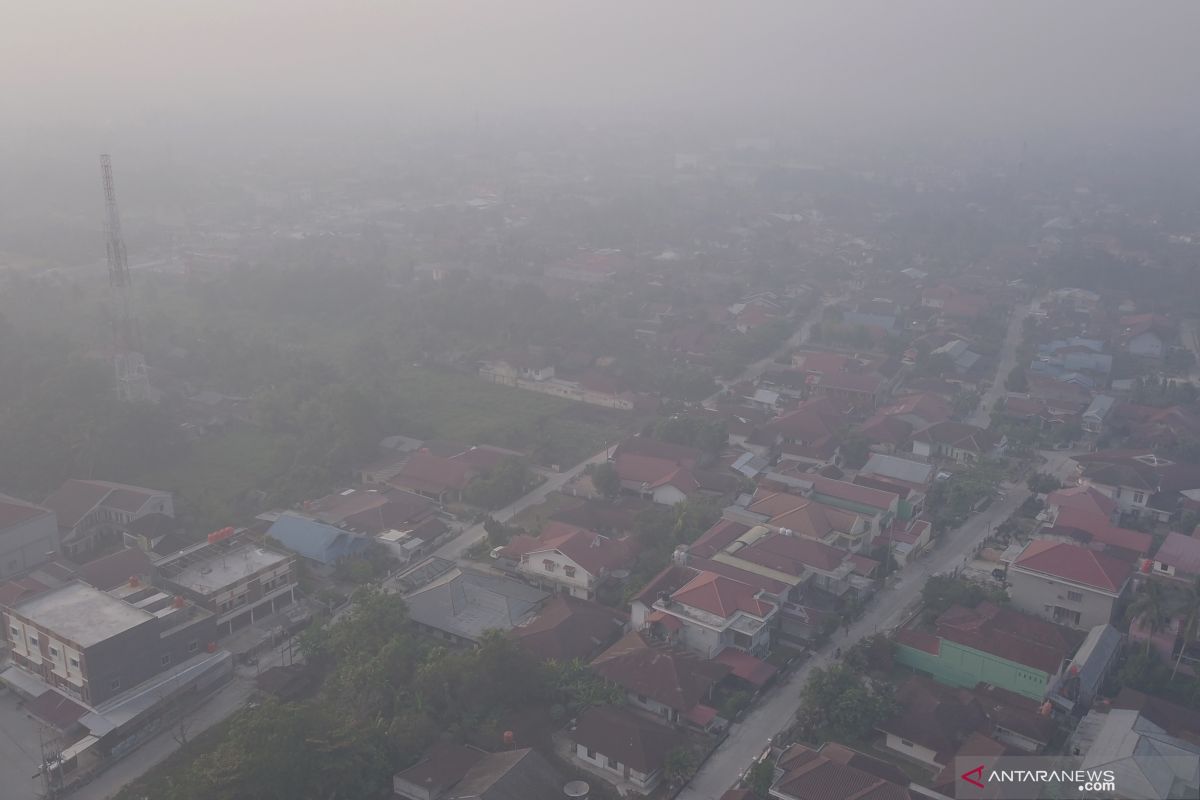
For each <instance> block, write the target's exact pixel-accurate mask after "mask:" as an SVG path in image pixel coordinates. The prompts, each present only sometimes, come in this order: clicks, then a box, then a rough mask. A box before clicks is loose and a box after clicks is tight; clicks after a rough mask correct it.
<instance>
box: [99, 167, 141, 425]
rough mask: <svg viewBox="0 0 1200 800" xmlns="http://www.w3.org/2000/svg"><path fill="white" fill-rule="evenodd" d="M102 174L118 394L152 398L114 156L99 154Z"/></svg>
mask: <svg viewBox="0 0 1200 800" xmlns="http://www.w3.org/2000/svg"><path fill="white" fill-rule="evenodd" d="M100 174H101V177H102V179H103V183H104V210H105V214H104V239H105V249H106V251H107V256H108V286H109V291H110V293H111V295H112V300H113V306H114V308H113V321H112V324H113V366H114V367H115V369H116V375H117V394H118V396H119V397H120V398H121V400H123V401H125V402H144V401H148V400H150V399H151V397H150V381H149V378H148V376H147V374H146V359H145V356H143V355H142V337H141V332H140V331H139V330H138V324H137V318H136V317H135V316H134V313H133V298H132V288H131V285H132V281H131V280H130V274H129V258H128V256H127V255H126V253H125V238H124V236H123V235H122V233H121V214H120V212H119V211H118V209H117V192H116V189H115V188H114V186H113V173H112V159H111V158H110V157H109V156H108V155H107V154H105V155H101V156H100Z"/></svg>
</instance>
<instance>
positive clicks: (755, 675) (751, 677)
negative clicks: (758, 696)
mask: <svg viewBox="0 0 1200 800" xmlns="http://www.w3.org/2000/svg"><path fill="white" fill-rule="evenodd" d="M713 661H715V662H717V663H718V664H724V665H725V666H727V667H729V669H730V670H732V672H733V674H734V675H736V676H737V677H739V678H741V679H742V680H744V681H746V682H747V683H750V684H752V685H754V686H757V687H760V688H761V687H763V686H766V685H767V684H768V683H769V682H770V681H771V679H772V678H774V677H775V676H776V675H777V674H778V673H779V669H778V668H777V667H774V666H772V665H771V664H768V663H767V662H766V661H763V660H762V659H761V658H755V657H754V656H752V655H750V654H749V653H747V652H745V651H743V650H738V649H737V648H736V647H726V648H725V649H724V650H722V651H721V652H720V653H718V654H717V657H716V658H714V659H713Z"/></svg>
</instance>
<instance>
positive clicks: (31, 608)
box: [14, 581, 154, 648]
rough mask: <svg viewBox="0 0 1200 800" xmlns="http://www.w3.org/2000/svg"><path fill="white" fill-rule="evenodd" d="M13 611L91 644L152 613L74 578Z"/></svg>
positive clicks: (71, 639) (83, 645) (69, 638)
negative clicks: (70, 581)
mask: <svg viewBox="0 0 1200 800" xmlns="http://www.w3.org/2000/svg"><path fill="white" fill-rule="evenodd" d="M14 611H16V613H17V614H19V615H20V616H22V617H25V618H26V619H28V620H30V621H32V622H34V623H36V624H37V625H39V626H40V627H42V628H45V629H46V630H47V631H50V632H51V633H53V634H54V635H56V636H60V637H62V638H63V639H65V640H67V641H69V642H72V643H73V644H76V645H78V646H79V647H81V648H86V647H91V646H92V645H94V644H99V643H100V642H103V641H105V640H106V639H111V638H112V637H114V636H116V635H118V634H121V633H124V632H125V631H127V630H130V629H132V628H136V627H137V626H138V625H141V624H142V623H144V622H147V621H149V620H152V619H154V615H153V614H151V613H149V612H148V611H143V610H141V609H140V608H134V607H133V606H131V605H129V604H128V603H126V602H124V601H122V600H118V599H117V598H115V597H113V596H112V595H109V594H106V593H104V592H102V591H100V590H99V589H95V588H93V587H91V586H88V585H87V584H86V583H82V582H80V581H76V582H75V583H68V584H67V585H65V586H60V587H59V588H57V589H54V590H53V591H50V592H47V593H46V594H43V595H39V596H37V597H35V598H33V599H32V600H29V601H28V602H25V603H22V604H21V605H19V606H17V607H16V608H15V609H14Z"/></svg>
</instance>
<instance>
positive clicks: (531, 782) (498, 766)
mask: <svg viewBox="0 0 1200 800" xmlns="http://www.w3.org/2000/svg"><path fill="white" fill-rule="evenodd" d="M565 782H566V781H565V780H564V778H563V776H562V775H560V774H559V772H558V770H556V769H555V768H554V767H553V766H551V765H550V763H549V762H548V761H546V759H545V758H543V757H542V756H541V755H539V754H538V753H537V751H535V750H531V749H530V748H528V747H526V748H524V749H522V750H509V751H507V752H503V753H488V754H487V756H485V757H484V758H483V759H482V760H480V761H478V762H476V764H475V765H474V766H472V767H471V768H470V769H469V770H467V774H466V775H464V776H463V778H462V780H461V781H459V782H458V783H457V784H456V785H455V786H454V788H453V789H451V790H450V791H449V792H448V793H447V794H446V797H445V800H561V799H562V796H563V795H562V787H563V784H564V783H565Z"/></svg>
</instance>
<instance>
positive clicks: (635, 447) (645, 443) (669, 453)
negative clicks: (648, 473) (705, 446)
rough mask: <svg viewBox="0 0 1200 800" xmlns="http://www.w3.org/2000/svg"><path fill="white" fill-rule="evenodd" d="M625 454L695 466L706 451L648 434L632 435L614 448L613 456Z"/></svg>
mask: <svg viewBox="0 0 1200 800" xmlns="http://www.w3.org/2000/svg"><path fill="white" fill-rule="evenodd" d="M623 454H632V455H639V456H647V457H650V458H661V459H665V460H667V461H670V462H672V463H674V464H676V465H678V466H684V467H695V466H696V463H697V462H699V461H700V459H701V458H702V457H703V456H704V453H703V452H701V451H700V450H697V449H696V448H695V447H686V446H684V445H681V444H673V443H671V442H663V441H660V440H658V439H651V438H649V437H647V436H631V437H629V438H628V439H624V440H622V441H621V443H620V444H618V445H617V446H616V448H615V449H614V450H613V456H614V457H616V456H620V455H623Z"/></svg>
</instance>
